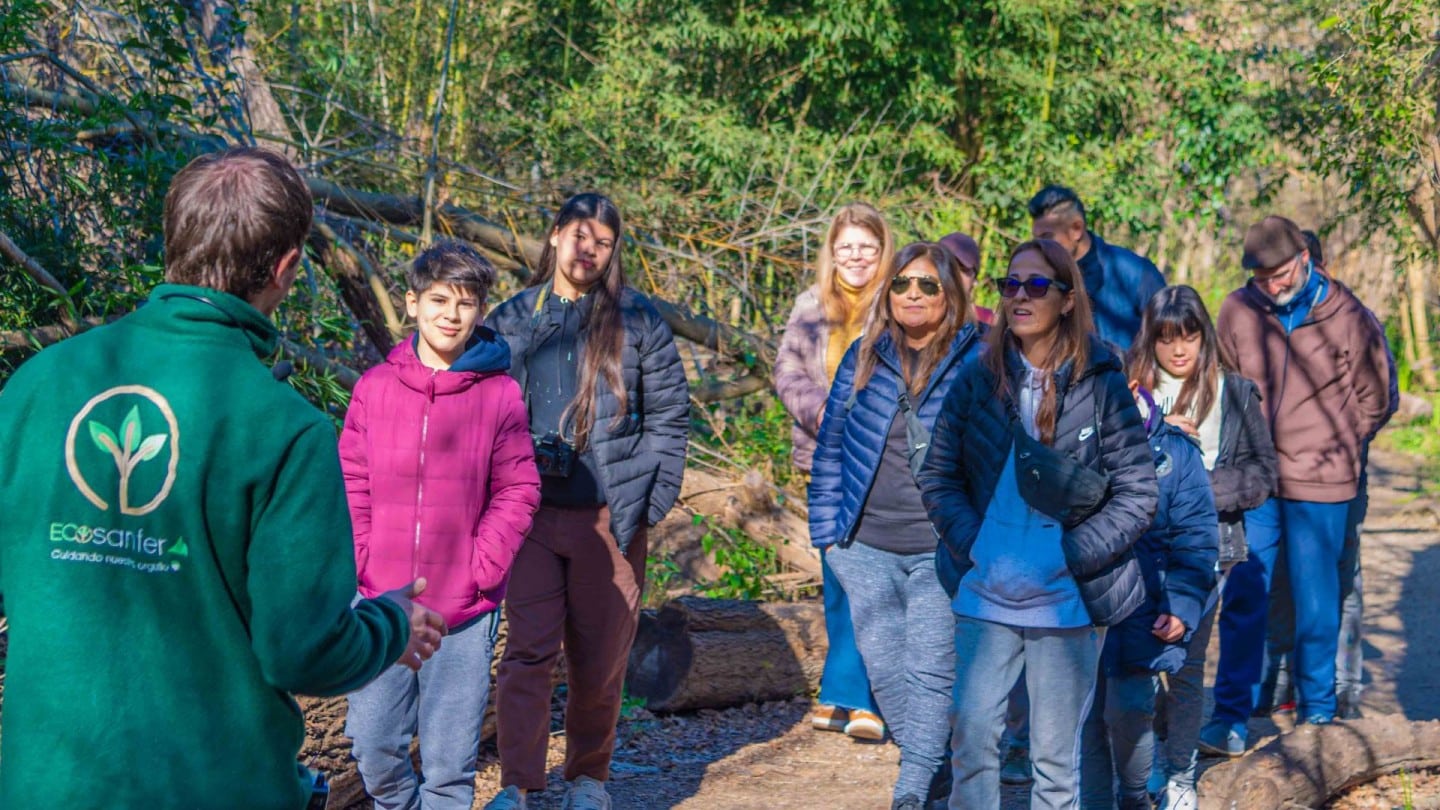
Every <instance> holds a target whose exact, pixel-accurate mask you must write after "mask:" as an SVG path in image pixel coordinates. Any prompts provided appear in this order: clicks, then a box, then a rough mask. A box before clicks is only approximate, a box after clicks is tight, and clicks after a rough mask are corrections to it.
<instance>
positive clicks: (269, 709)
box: [0, 285, 409, 808]
mask: <svg viewBox="0 0 1440 810" xmlns="http://www.w3.org/2000/svg"><path fill="white" fill-rule="evenodd" d="M277 339H278V335H277V333H276V331H275V327H274V326H273V325H272V324H271V323H270V321H269V320H268V319H267V318H266V317H265V316H264V315H262V314H261V313H260V312H259V311H257V310H256V309H254V308H253V307H251V306H250V305H249V304H247V303H245V302H244V301H242V300H240V299H238V298H235V297H232V296H229V295H225V294H224V293H220V292H217V291H215V290H210V289H205V288H200V287H183V286H177V285H162V286H160V287H157V288H156V289H155V291H154V292H153V293H152V294H151V297H150V300H149V301H148V302H147V303H146V304H145V305H144V306H143V307H142V308H141V309H140V310H139V311H137V312H135V313H134V314H132V315H129V316H127V317H125V318H122V319H121V320H119V321H117V322H115V323H113V324H110V325H108V326H102V327H100V328H98V329H94V330H92V331H89V332H86V333H84V334H82V335H79V336H77V337H74V338H71V339H69V340H66V341H64V342H62V343H60V344H58V345H56V346H53V347H51V348H49V349H46V350H45V351H43V352H41V353H40V354H39V355H37V356H36V357H34V358H32V359H31V360H30V361H29V362H27V363H26V364H25V365H24V366H23V367H21V368H20V369H19V370H18V371H17V372H16V373H15V374H14V376H13V377H12V378H11V379H10V381H9V383H8V384H7V385H6V386H5V388H4V390H3V391H0V441H3V443H4V445H3V446H4V451H3V453H0V515H3V516H4V517H3V522H0V598H3V600H4V601H3V608H4V612H5V613H6V614H8V616H9V619H10V639H9V642H10V646H9V657H8V660H7V661H6V672H5V702H4V714H3V735H0V807H5V808H11V807H14V808H22V807H25V808H28V807H66V808H84V807H145V808H195V807H205V808H222V807H236V808H242V807H243V808H299V807H303V806H304V805H305V803H306V801H307V798H308V793H309V788H308V781H309V779H308V774H307V773H306V772H305V770H304V769H303V768H301V767H300V766H299V765H298V764H297V762H296V755H297V754H298V752H299V750H300V744H301V741H302V740H303V738H304V721H303V718H302V717H301V714H300V709H299V707H298V706H297V705H296V703H295V701H294V699H293V698H291V693H304V694H312V695H338V694H343V693H345V692H349V691H351V690H353V689H356V688H357V687H359V686H361V685H363V684H364V683H366V682H368V681H369V680H371V679H372V678H374V677H375V676H376V675H378V674H379V673H380V672H381V671H382V670H384V669H385V667H387V666H388V665H390V664H391V663H393V662H394V661H395V660H396V659H397V658H399V656H400V653H401V652H402V651H403V650H404V647H405V644H406V642H407V640H408V635H409V629H408V624H407V622H406V619H405V616H404V613H403V611H401V610H400V608H399V607H398V606H396V605H395V604H394V603H392V602H389V601H385V600H378V601H363V602H360V603H359V604H357V605H356V606H355V607H354V608H353V609H352V608H351V606H350V603H351V600H352V598H353V597H354V595H355V563H354V557H353V552H352V550H351V533H350V518H349V512H348V510H347V508H346V504H345V489H344V485H343V482H342V478H341V473H340V464H339V459H338V455H337V452H336V440H335V431H334V429H333V428H332V426H331V425H330V423H329V422H328V421H327V420H326V418H325V417H324V416H323V415H322V414H321V413H320V412H318V411H317V410H315V408H313V407H312V406H311V405H309V404H308V403H307V402H306V401H305V400H304V399H303V398H302V397H301V396H300V395H299V394H297V393H296V392H295V390H294V389H292V388H291V387H290V386H289V385H287V384H285V383H281V382H276V381H275V378H274V376H273V375H272V374H271V372H270V369H269V368H267V367H266V366H265V365H264V364H263V363H262V362H261V361H260V358H263V357H267V356H269V355H271V354H272V353H273V352H274V350H275V346H276V341H277Z"/></svg>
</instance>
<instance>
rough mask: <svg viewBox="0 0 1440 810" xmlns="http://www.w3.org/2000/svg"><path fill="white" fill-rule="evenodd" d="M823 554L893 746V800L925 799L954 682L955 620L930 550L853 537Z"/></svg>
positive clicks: (941, 761)
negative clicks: (875, 544) (888, 547)
mask: <svg viewBox="0 0 1440 810" xmlns="http://www.w3.org/2000/svg"><path fill="white" fill-rule="evenodd" d="M825 556H826V560H827V561H828V562H829V563H830V568H831V570H832V571H834V573H835V577H836V578H837V579H839V580H840V585H841V587H843V588H844V589H845V593H846V595H847V596H849V597H850V615H851V617H852V619H853V621H854V623H855V643H856V645H857V646H858V647H859V648H860V656H861V658H863V659H864V661H865V671H866V672H867V673H869V675H870V689H871V691H872V692H873V693H874V695H875V702H876V703H877V704H879V707H880V715H881V716H882V717H884V718H885V723H886V725H888V726H889V727H890V733H891V735H893V736H894V738H895V743H896V744H897V745H899V746H900V776H899V778H898V779H896V780H895V798H897V799H899V798H901V797H903V796H905V795H907V794H909V795H915V796H919V797H920V798H921V799H924V798H925V797H926V794H927V793H928V791H929V789H930V781H931V779H932V778H934V776H935V774H936V773H938V772H939V771H940V769H941V768H943V767H945V746H946V744H947V743H948V742H949V741H950V724H949V721H948V720H947V714H948V712H949V709H950V691H951V687H952V685H953V684H954V683H955V644H954V637H953V633H954V630H955V619H954V614H952V613H951V612H950V598H949V597H948V596H946V595H945V590H944V588H942V587H941V586H940V580H939V579H938V578H937V577H936V576H935V554H934V552H926V553H923V554H896V553H893V552H889V551H883V550H881V549H877V548H872V547H870V546H867V545H865V544H863V543H854V544H852V545H850V546H847V547H844V548H841V547H835V548H832V549H830V550H829V551H827V552H826V555H825Z"/></svg>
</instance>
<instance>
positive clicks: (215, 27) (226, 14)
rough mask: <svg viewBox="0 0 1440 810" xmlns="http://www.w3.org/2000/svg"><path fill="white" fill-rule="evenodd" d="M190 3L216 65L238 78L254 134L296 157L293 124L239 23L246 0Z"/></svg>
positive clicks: (193, 1) (273, 146)
mask: <svg viewBox="0 0 1440 810" xmlns="http://www.w3.org/2000/svg"><path fill="white" fill-rule="evenodd" d="M191 2H192V7H191V13H192V14H194V15H195V16H196V17H197V19H198V21H199V23H200V31H201V33H202V34H203V35H204V36H205V41H206V44H208V45H209V46H210V56H211V58H212V59H214V60H215V62H216V64H224V65H228V66H229V67H230V69H231V70H232V71H233V72H234V73H235V76H236V78H237V79H238V81H239V84H240V88H239V90H240V101H241V103H242V104H243V105H244V112H245V119H246V120H247V121H248V122H249V124H250V131H251V133H252V134H253V135H256V136H258V140H259V141H260V142H261V143H262V144H263V145H265V146H268V147H269V148H271V149H274V150H276V151H279V152H281V153H282V154H284V155H285V156H286V157H288V158H290V159H291V160H295V159H296V154H295V149H294V147H293V146H292V145H291V144H293V143H294V142H295V138H294V136H293V135H292V133H291V132H290V124H289V122H287V121H286V120H285V113H284V112H283V111H282V110H281V109H280V103H279V102H277V101H276V100H275V93H274V92H272V91H271V90H270V82H269V80H267V79H266V78H265V71H264V69H263V68H261V67H260V63H259V62H257V61H256V60H255V53H254V51H252V50H250V45H249V43H247V42H246V41H245V35H244V33H243V32H244V28H243V27H241V26H238V25H237V24H236V23H238V22H239V21H240V19H241V16H242V15H244V14H246V13H247V12H246V9H245V2H244V0H236V1H235V2H227V0H191Z"/></svg>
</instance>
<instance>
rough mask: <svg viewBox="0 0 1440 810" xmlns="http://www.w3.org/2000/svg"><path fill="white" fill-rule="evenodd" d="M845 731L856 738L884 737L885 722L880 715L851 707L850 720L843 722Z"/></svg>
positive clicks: (873, 738) (877, 738) (875, 738)
mask: <svg viewBox="0 0 1440 810" xmlns="http://www.w3.org/2000/svg"><path fill="white" fill-rule="evenodd" d="M845 733H846V734H849V735H850V736H851V737H854V738H855V739H857V740H883V739H885V723H884V721H882V720H881V719H880V715H878V714H876V713H874V712H867V711H865V710H864V709H851V710H850V722H848V723H846V724H845Z"/></svg>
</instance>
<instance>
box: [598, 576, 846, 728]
mask: <svg viewBox="0 0 1440 810" xmlns="http://www.w3.org/2000/svg"><path fill="white" fill-rule="evenodd" d="M825 650H826V638H825V611H824V608H823V606H822V605H821V604H820V603H819V602H748V601H743V600H738V599H703V598H700V597H693V596H683V597H680V598H679V599H676V600H674V601H671V602H668V603H666V604H665V605H664V606H663V607H661V608H660V609H659V610H657V611H648V610H647V611H644V612H643V613H641V615H640V629H639V631H638V633H637V634H636V638H635V646H634V648H633V649H632V650H631V652H630V669H629V672H628V673H627V674H626V677H625V688H626V689H627V690H628V692H629V694H630V696H631V697H634V698H641V699H643V700H644V701H645V708H647V709H650V710H651V711H683V710H687V709H718V708H724V707H727V706H739V705H742V704H745V703H758V702H761V701H766V700H784V699H788V698H793V697H795V696H796V695H805V694H810V693H812V692H814V690H815V689H816V688H817V686H818V685H819V683H820V670H821V669H822V668H823V667H824V665H825Z"/></svg>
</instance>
